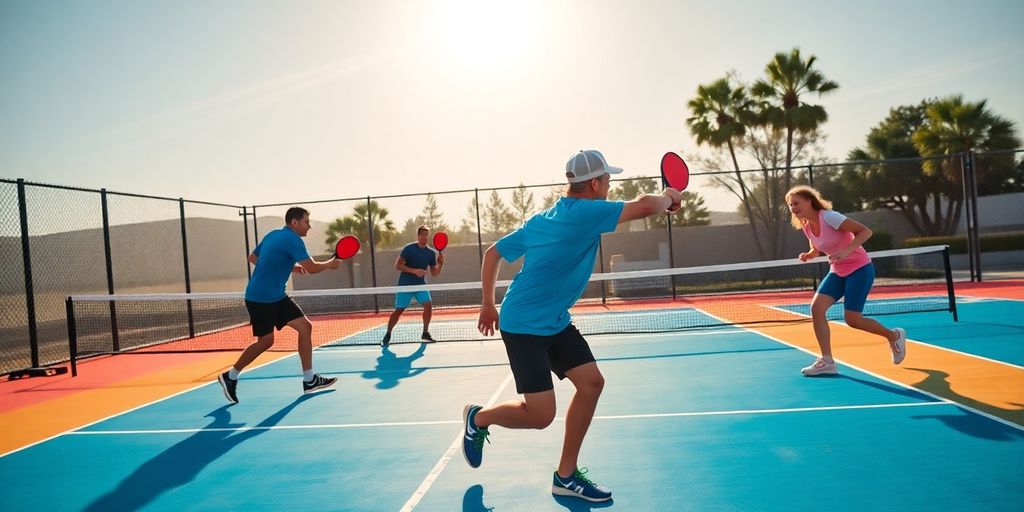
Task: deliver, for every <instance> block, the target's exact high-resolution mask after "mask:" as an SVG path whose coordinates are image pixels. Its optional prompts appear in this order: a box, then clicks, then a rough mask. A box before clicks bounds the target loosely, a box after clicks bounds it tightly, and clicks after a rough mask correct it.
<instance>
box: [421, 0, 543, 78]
mask: <svg viewBox="0 0 1024 512" xmlns="http://www.w3.org/2000/svg"><path fill="white" fill-rule="evenodd" d="M535 7H536V4H534V3H532V2H509V1H495V0H451V1H448V2H444V3H443V4H442V5H441V7H440V8H439V9H438V12H437V15H438V23H437V25H436V26H437V27H438V29H439V30H440V33H439V34H438V40H439V41H440V42H441V44H442V51H443V52H444V54H445V55H446V57H447V58H448V59H451V60H453V61H457V63H458V64H460V67H465V68H470V69H472V70H474V71H482V72H495V71H497V70H499V69H500V68H504V67H507V66H510V65H514V64H517V62H518V61H521V60H522V59H525V58H527V57H528V56H529V55H530V53H531V50H533V49H534V48H536V47H537V36H538V34H537V33H536V32H537V31H536V23H535V22H536V19H535V16H534V15H535V14H536V9H535ZM452 64H456V62H452Z"/></svg>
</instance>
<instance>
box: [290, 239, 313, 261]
mask: <svg viewBox="0 0 1024 512" xmlns="http://www.w3.org/2000/svg"><path fill="white" fill-rule="evenodd" d="M291 240H292V242H291V243H290V244H289V246H288V254H290V255H291V257H292V259H294V260H295V262H296V263H298V262H300V261H305V260H308V259H309V251H307V250H306V244H304V243H302V239H301V238H299V236H298V235H295V237H294V238H292V239H291Z"/></svg>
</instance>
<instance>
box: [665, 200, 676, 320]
mask: <svg viewBox="0 0 1024 512" xmlns="http://www.w3.org/2000/svg"><path fill="white" fill-rule="evenodd" d="M665 224H667V225H668V268H676V250H675V247H674V245H675V244H673V243H672V214H671V213H668V212H666V213H665ZM672 300H676V275H675V274H672Z"/></svg>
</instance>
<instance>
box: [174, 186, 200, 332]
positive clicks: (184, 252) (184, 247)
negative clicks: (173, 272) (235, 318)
mask: <svg viewBox="0 0 1024 512" xmlns="http://www.w3.org/2000/svg"><path fill="white" fill-rule="evenodd" d="M178 211H179V212H180V214H181V257H182V260H183V263H184V265H185V293H192V279H191V278H190V277H189V274H188V236H187V235H186V234H185V199H184V198H181V197H179V198H178ZM185 307H186V309H187V310H188V337H189V338H195V337H196V325H195V321H194V320H193V318H192V299H187V300H185Z"/></svg>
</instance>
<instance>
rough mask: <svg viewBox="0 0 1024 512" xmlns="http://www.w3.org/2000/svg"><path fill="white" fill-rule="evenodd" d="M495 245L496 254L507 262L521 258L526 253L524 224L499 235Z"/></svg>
mask: <svg viewBox="0 0 1024 512" xmlns="http://www.w3.org/2000/svg"><path fill="white" fill-rule="evenodd" d="M495 247H497V248H498V254H501V257H502V258H503V259H504V260H505V261H507V262H509V263H512V262H513V261H515V260H518V259H519V258H522V257H523V255H524V254H526V224H524V225H522V226H521V227H520V228H519V229H517V230H515V231H513V232H511V233H509V234H507V235H505V236H503V237H501V239H500V240H498V241H497V243H495Z"/></svg>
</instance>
